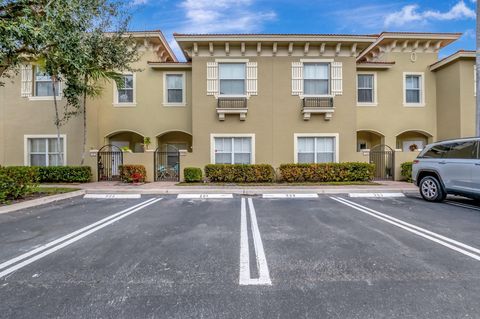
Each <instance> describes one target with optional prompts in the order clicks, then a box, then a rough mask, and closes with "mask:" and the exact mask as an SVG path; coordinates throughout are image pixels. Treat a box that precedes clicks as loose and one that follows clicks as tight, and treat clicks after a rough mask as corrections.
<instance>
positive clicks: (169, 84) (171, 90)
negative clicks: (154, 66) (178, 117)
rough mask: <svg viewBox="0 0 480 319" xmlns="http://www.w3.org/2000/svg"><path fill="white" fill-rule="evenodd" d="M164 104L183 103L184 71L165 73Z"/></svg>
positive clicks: (182, 104)
mask: <svg viewBox="0 0 480 319" xmlns="http://www.w3.org/2000/svg"><path fill="white" fill-rule="evenodd" d="M164 81H165V83H164V105H181V106H184V105H185V73H183V72H180V73H165V77H164Z"/></svg>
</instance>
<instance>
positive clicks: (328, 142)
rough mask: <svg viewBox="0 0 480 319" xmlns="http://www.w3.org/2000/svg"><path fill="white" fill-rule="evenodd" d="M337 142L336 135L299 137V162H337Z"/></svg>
mask: <svg viewBox="0 0 480 319" xmlns="http://www.w3.org/2000/svg"><path fill="white" fill-rule="evenodd" d="M336 142H337V141H336V138H335V137H297V162H298V163H333V162H336V161H337V158H336V148H337V146H336Z"/></svg>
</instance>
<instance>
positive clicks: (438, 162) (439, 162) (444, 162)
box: [438, 161, 447, 164]
mask: <svg viewBox="0 0 480 319" xmlns="http://www.w3.org/2000/svg"><path fill="white" fill-rule="evenodd" d="M438 164H447V162H445V161H443V162H438Z"/></svg>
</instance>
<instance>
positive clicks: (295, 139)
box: [293, 133, 340, 164]
mask: <svg viewBox="0 0 480 319" xmlns="http://www.w3.org/2000/svg"><path fill="white" fill-rule="evenodd" d="M299 137H334V138H335V161H334V163H339V162H340V150H339V145H340V134H338V133H294V134H293V152H294V153H293V156H294V161H293V162H294V163H295V164H297V163H298V138H299Z"/></svg>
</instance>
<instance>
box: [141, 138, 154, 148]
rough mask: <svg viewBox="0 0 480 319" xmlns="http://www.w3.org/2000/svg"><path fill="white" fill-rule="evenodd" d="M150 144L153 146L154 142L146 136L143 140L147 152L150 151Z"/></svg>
mask: <svg viewBox="0 0 480 319" xmlns="http://www.w3.org/2000/svg"><path fill="white" fill-rule="evenodd" d="M150 144H152V141H151V140H150V137H149V136H145V137H144V138H143V146H144V147H145V149H146V150H148V146H150Z"/></svg>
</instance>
